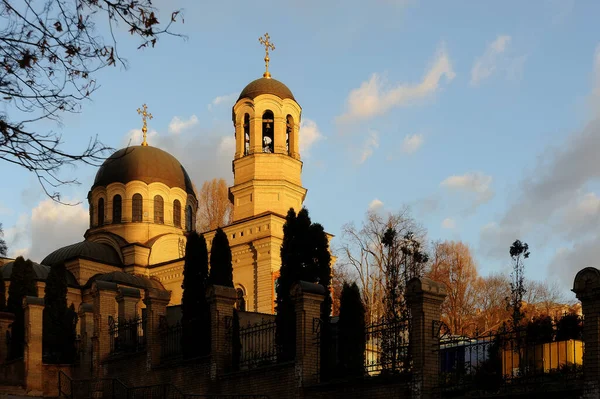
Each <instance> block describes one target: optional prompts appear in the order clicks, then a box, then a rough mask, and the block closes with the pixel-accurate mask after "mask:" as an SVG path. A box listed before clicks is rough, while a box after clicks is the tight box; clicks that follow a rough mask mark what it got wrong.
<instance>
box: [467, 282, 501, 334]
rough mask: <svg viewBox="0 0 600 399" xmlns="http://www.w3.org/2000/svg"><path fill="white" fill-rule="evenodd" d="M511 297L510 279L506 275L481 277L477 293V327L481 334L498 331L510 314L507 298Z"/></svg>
mask: <svg viewBox="0 0 600 399" xmlns="http://www.w3.org/2000/svg"><path fill="white" fill-rule="evenodd" d="M509 295H510V279H509V277H508V276H506V275H504V274H491V275H489V276H486V277H480V278H479V279H478V281H477V289H476V291H475V298H474V299H475V309H476V320H477V327H478V329H479V332H480V333H487V332H489V331H496V330H497V329H498V328H499V327H500V326H501V325H502V323H503V322H505V321H507V320H508V318H509V317H510V313H509V311H508V310H507V308H506V298H507V297H508V296H509Z"/></svg>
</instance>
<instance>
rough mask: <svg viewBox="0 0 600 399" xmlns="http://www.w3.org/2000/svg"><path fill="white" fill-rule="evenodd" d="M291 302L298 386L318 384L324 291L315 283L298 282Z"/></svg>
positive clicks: (292, 292)
mask: <svg viewBox="0 0 600 399" xmlns="http://www.w3.org/2000/svg"><path fill="white" fill-rule="evenodd" d="M291 295H292V299H293V301H294V307H295V310H296V370H297V374H296V376H297V378H298V385H299V386H306V385H310V384H314V383H317V382H319V375H318V372H319V367H318V364H319V361H320V359H319V347H318V346H317V345H316V342H318V339H317V338H318V334H319V330H320V327H319V326H320V323H321V320H320V317H321V303H322V302H323V300H324V299H325V287H323V286H322V285H320V284H316V283H309V282H306V281H299V282H297V283H295V284H294V285H293V286H292V289H291Z"/></svg>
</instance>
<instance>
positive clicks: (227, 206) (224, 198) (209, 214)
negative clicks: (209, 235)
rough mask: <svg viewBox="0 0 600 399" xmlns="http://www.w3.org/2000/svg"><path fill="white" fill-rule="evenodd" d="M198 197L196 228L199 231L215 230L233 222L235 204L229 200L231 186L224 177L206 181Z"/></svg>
mask: <svg viewBox="0 0 600 399" xmlns="http://www.w3.org/2000/svg"><path fill="white" fill-rule="evenodd" d="M197 197H198V217H197V218H196V220H197V222H196V229H197V230H198V231H199V232H204V231H209V230H214V229H216V228H217V227H223V226H227V225H228V224H229V223H231V220H232V217H233V204H232V203H231V201H229V188H228V187H227V182H225V180H224V179H217V178H214V179H212V180H209V181H205V182H204V183H203V184H202V188H200V191H199V192H198V193H197Z"/></svg>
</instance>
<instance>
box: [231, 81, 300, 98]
mask: <svg viewBox="0 0 600 399" xmlns="http://www.w3.org/2000/svg"><path fill="white" fill-rule="evenodd" d="M261 94H273V95H275V96H277V97H279V98H281V99H282V100H285V99H286V98H289V99H291V100H294V101H296V99H295V98H294V95H293V94H292V91H291V90H290V89H289V88H288V87H287V86H286V85H284V84H283V83H281V82H280V81H278V80H275V79H267V78H260V79H256V80H255V81H253V82H250V83H249V84H248V86H246V87H245V88H244V90H242V93H241V94H240V97H239V98H238V101H239V100H241V99H242V98H250V99H254V98H255V97H258V96H260V95H261Z"/></svg>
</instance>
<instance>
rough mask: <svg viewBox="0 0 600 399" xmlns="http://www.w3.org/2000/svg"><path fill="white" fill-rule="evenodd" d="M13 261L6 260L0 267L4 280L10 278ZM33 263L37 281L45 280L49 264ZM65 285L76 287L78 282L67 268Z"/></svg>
mask: <svg viewBox="0 0 600 399" xmlns="http://www.w3.org/2000/svg"><path fill="white" fill-rule="evenodd" d="M14 263H15V262H14V261H12V262H8V263H7V264H5V265H4V266H2V268H0V272H1V273H2V278H3V279H4V280H10V276H11V275H12V271H13V266H14ZM31 263H32V265H33V272H34V273H35V279H36V280H37V281H46V279H47V278H48V274H49V273H50V266H46V265H40V264H39V263H35V262H31ZM67 285H68V286H69V287H75V288H78V287H79V284H78V283H77V280H76V279H75V277H74V276H73V274H72V273H71V272H70V271H68V270H67Z"/></svg>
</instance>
